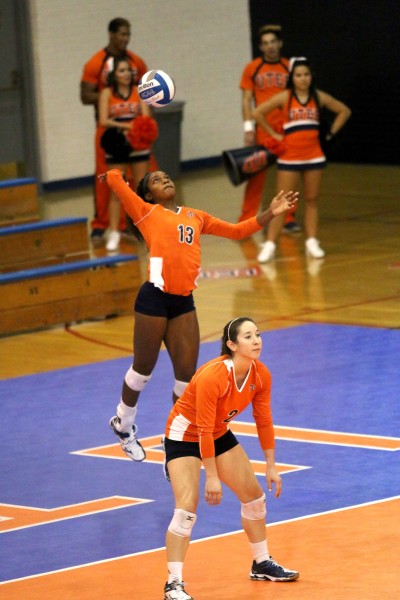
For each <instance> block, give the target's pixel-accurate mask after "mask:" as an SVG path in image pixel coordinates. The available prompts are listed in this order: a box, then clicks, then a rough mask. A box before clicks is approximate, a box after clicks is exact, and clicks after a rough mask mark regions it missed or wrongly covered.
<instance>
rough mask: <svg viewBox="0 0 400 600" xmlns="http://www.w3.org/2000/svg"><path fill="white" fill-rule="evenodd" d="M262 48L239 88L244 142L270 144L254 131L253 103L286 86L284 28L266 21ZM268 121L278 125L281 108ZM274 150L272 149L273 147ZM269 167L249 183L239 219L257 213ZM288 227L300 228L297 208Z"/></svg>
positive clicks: (260, 131) (289, 215) (288, 218)
mask: <svg viewBox="0 0 400 600" xmlns="http://www.w3.org/2000/svg"><path fill="white" fill-rule="evenodd" d="M258 41H259V49H260V51H261V54H262V56H260V57H258V58H256V59H254V60H252V61H251V62H249V63H248V64H247V65H246V66H245V68H244V70H243V73H242V78H241V80H240V89H241V90H242V116H243V127H244V144H245V146H253V145H254V144H261V145H263V146H265V147H270V142H271V138H270V137H269V136H268V135H267V134H266V132H265V131H264V130H263V129H261V128H260V127H257V130H256V131H254V123H253V120H252V118H253V117H252V111H253V105H255V106H258V105H259V104H261V103H262V102H265V101H266V100H269V99H270V98H272V96H274V95H275V94H279V92H282V91H283V90H284V89H285V88H286V82H287V79H288V75H289V61H288V59H287V58H284V57H282V56H281V49H282V44H283V42H282V28H281V26H280V25H264V26H263V27H261V29H260V30H259V32H258ZM268 122H269V124H270V125H271V126H272V127H274V128H276V127H277V126H279V124H280V123H281V122H282V115H281V111H280V110H279V109H276V110H275V111H273V112H271V113H270V114H269V115H268ZM271 151H273V150H272V149H271ZM266 176H267V171H266V170H264V171H260V172H259V173H257V174H256V175H253V176H252V177H250V179H249V180H248V182H247V184H246V188H245V193H244V198H243V203H242V211H241V214H240V217H239V221H244V220H246V219H249V218H250V217H254V216H255V215H256V214H257V212H258V210H259V207H260V204H261V197H262V192H263V189H264V184H265V179H266ZM285 228H287V231H289V232H296V231H300V228H299V226H298V225H297V223H296V221H295V212H294V211H291V212H287V213H286V215H285Z"/></svg>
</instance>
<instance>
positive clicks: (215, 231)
mask: <svg viewBox="0 0 400 600" xmlns="http://www.w3.org/2000/svg"><path fill="white" fill-rule="evenodd" d="M101 179H102V180H107V183H108V185H109V186H110V188H111V189H112V190H113V191H114V192H115V194H116V195H117V196H118V198H119V199H120V200H121V201H122V203H123V205H124V207H125V210H126V212H127V213H128V215H129V216H130V217H131V219H132V221H133V223H134V225H135V226H136V227H137V228H138V230H139V232H140V234H141V235H142V236H143V238H144V240H145V242H146V245H147V248H148V251H149V266H148V281H146V282H145V283H144V284H143V285H142V287H141V288H140V290H139V293H138V295H137V298H136V302H135V325H134V335H133V354H134V359H133V364H132V367H130V368H129V369H128V371H127V373H126V375H125V379H124V382H123V387H122V396H121V400H120V403H119V404H118V407H117V415H116V416H115V417H113V418H112V419H111V421H110V426H111V428H112V430H113V431H114V433H115V434H116V435H117V436H118V437H119V439H120V443H121V447H122V449H123V450H124V452H125V453H126V454H127V456H129V458H131V459H132V460H136V461H141V460H144V458H145V456H146V454H145V452H144V450H143V448H142V446H141V444H140V442H139V441H138V440H137V438H136V429H137V427H136V425H135V418H136V412H137V407H136V404H137V401H138V398H139V394H140V392H141V391H142V390H143V388H144V387H145V385H146V384H147V382H148V381H149V379H150V377H151V373H152V371H153V369H154V367H155V365H156V362H157V358H158V354H159V352H160V348H161V344H162V342H164V344H165V346H166V348H167V351H168V354H169V356H170V358H171V361H172V365H173V369H174V375H175V385H174V390H173V400H176V399H177V398H178V397H179V396H181V395H182V393H183V391H184V389H185V388H186V386H187V384H188V382H189V380H190V378H191V377H192V375H193V374H194V372H195V370H196V366H197V358H198V352H199V325H198V321H197V314H196V309H195V306H194V300H193V294H192V292H193V290H194V289H195V288H196V286H197V283H196V281H197V278H198V276H199V274H200V235H201V234H209V235H217V236H221V237H225V238H229V239H236V240H239V239H243V238H245V237H248V236H249V235H252V234H253V233H255V232H256V231H259V230H260V229H261V228H262V227H264V226H265V225H267V224H268V223H269V222H270V221H271V219H273V218H274V217H275V216H276V215H279V214H281V213H283V212H284V211H286V210H290V209H292V208H293V207H294V206H295V205H296V201H297V196H298V194H297V192H288V193H286V194H283V192H282V193H279V194H278V195H277V196H276V197H275V198H274V199H273V200H272V202H271V204H270V207H269V208H268V210H267V211H265V212H263V213H261V214H259V215H258V216H257V217H253V218H252V219H249V220H248V221H243V222H242V223H228V222H226V221H222V220H221V219H217V218H216V217H213V216H212V215H210V214H208V213H206V212H204V211H202V210H199V209H197V208H189V207H187V206H177V204H176V202H175V185H174V183H173V181H172V180H171V179H170V177H169V176H168V175H167V174H166V173H164V172H162V171H153V172H149V173H147V174H146V175H145V177H144V179H143V180H142V181H141V182H140V183H139V186H138V189H137V194H135V192H133V191H132V190H131V189H130V187H129V185H127V183H126V182H125V181H124V179H123V176H122V173H121V172H120V171H119V170H117V169H113V170H111V171H107V173H106V174H105V175H103V176H102V177H101Z"/></svg>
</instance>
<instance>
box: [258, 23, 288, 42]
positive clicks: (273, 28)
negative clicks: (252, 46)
mask: <svg viewBox="0 0 400 600" xmlns="http://www.w3.org/2000/svg"><path fill="white" fill-rule="evenodd" d="M266 33H273V34H274V35H275V36H276V37H277V38H278V40H282V27H281V26H280V25H263V26H262V27H260V29H259V30H258V33H257V37H258V43H260V42H261V38H262V36H263V35H265V34H266Z"/></svg>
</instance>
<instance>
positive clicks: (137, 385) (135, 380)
mask: <svg viewBox="0 0 400 600" xmlns="http://www.w3.org/2000/svg"><path fill="white" fill-rule="evenodd" d="M150 379H151V375H141V374H140V373H137V372H136V371H134V370H133V369H132V367H129V369H128V370H127V372H126V375H125V383H126V385H127V386H128V387H129V388H131V390H133V391H134V392H141V391H142V390H143V388H144V386H145V385H146V383H147V382H148V381H150Z"/></svg>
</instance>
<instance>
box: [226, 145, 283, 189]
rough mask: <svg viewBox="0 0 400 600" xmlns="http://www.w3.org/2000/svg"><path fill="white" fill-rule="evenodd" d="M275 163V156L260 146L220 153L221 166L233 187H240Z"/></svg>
mask: <svg viewBox="0 0 400 600" xmlns="http://www.w3.org/2000/svg"><path fill="white" fill-rule="evenodd" d="M275 161H276V155H275V154H272V152H270V151H269V150H268V149H267V148H266V147H265V146H261V145H256V146H245V147H244V148H236V149H234V150H224V152H223V153H222V162H223V165H224V167H225V170H226V172H227V175H228V177H229V179H230V180H231V183H233V185H240V184H241V183H243V181H246V179H250V177H252V176H253V175H255V174H256V173H259V172H260V171H264V169H266V168H267V167H269V166H270V165H272V164H273V163H274V162H275Z"/></svg>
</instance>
